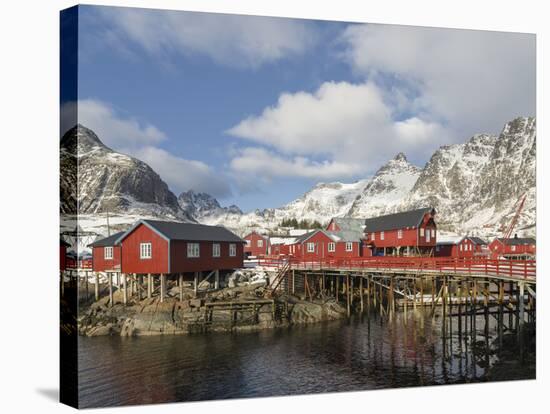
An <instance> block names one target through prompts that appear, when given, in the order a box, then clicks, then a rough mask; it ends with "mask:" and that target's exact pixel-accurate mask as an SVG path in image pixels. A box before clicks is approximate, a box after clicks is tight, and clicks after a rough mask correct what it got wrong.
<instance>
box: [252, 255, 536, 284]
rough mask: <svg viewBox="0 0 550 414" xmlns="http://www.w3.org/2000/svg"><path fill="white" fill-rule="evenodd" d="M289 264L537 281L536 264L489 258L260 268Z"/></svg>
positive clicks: (266, 260)
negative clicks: (436, 272)
mask: <svg viewBox="0 0 550 414" xmlns="http://www.w3.org/2000/svg"><path fill="white" fill-rule="evenodd" d="M285 263H289V265H290V268H292V269H310V270H330V269H335V270H344V269H350V270H386V271H388V270H389V271H391V270H395V271H399V270H401V271H407V272H411V271H417V272H422V271H428V272H435V271H438V272H445V273H454V274H460V275H486V276H499V277H508V278H514V279H535V278H536V260H506V259H489V258H486V257H464V258H453V257H393V256H376V257H362V258H353V259H345V258H342V259H318V260H306V259H300V258H296V257H291V258H281V259H277V258H275V257H262V258H259V260H258V264H259V265H262V266H270V267H277V268H278V267H280V266H283V265H284V264H285Z"/></svg>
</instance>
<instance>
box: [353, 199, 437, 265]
mask: <svg viewBox="0 0 550 414" xmlns="http://www.w3.org/2000/svg"><path fill="white" fill-rule="evenodd" d="M435 214H436V212H435V209H433V208H420V209H417V210H411V211H405V212H403V213H396V214H389V215H385V216H380V217H374V218H370V219H366V220H365V222H364V225H365V229H364V240H365V242H366V244H367V245H368V247H369V248H370V249H371V250H372V255H395V256H402V255H406V256H411V255H432V254H433V253H434V250H435V249H434V248H435V246H436V240H437V226H436V224H435V220H434V217H435Z"/></svg>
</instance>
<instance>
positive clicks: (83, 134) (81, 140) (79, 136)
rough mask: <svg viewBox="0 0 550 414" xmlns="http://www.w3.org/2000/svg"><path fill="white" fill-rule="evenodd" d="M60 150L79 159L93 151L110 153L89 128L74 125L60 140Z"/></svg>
mask: <svg viewBox="0 0 550 414" xmlns="http://www.w3.org/2000/svg"><path fill="white" fill-rule="evenodd" d="M61 149H62V150H64V151H67V152H69V153H71V154H73V155H78V156H79V157H80V156H82V155H85V154H86V153H88V152H90V151H94V150H106V151H112V150H111V149H110V148H109V147H107V146H106V145H105V144H104V143H103V142H101V140H100V139H99V137H98V136H97V135H96V134H95V132H94V131H92V130H91V129H89V128H86V127H85V126H84V125H82V124H76V125H75V126H74V127H72V128H71V129H69V130H68V131H67V132H66V133H65V134H64V135H63V138H61Z"/></svg>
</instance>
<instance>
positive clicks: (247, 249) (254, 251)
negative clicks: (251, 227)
mask: <svg viewBox="0 0 550 414" xmlns="http://www.w3.org/2000/svg"><path fill="white" fill-rule="evenodd" d="M244 239H245V240H246V241H247V242H249V245H245V246H244V253H245V254H246V255H247V256H256V257H257V256H261V255H266V254H267V252H268V249H269V238H267V237H263V236H262V235H260V234H258V233H256V232H253V233H250V234H248V235H247V236H245V238H244ZM258 241H261V242H262V243H263V245H262V246H261V247H259V246H258Z"/></svg>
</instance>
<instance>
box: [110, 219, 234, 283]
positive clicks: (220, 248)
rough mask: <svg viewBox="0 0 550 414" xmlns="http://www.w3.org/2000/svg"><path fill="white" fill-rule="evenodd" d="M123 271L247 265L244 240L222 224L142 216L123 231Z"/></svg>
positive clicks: (120, 240)
mask: <svg viewBox="0 0 550 414" xmlns="http://www.w3.org/2000/svg"><path fill="white" fill-rule="evenodd" d="M115 244H120V246H121V259H122V260H121V271H122V273H139V274H145V273H152V274H172V273H174V274H175V273H186V272H202V271H212V270H229V269H236V268H241V267H243V258H244V254H243V245H244V240H243V239H241V238H240V237H238V236H237V235H235V234H234V233H232V232H231V231H229V230H227V229H226V228H224V227H221V226H207V225H203V224H194V223H177V222H170V221H157V220H140V221H139V222H137V223H136V224H135V225H134V226H133V227H132V228H131V229H129V230H128V231H127V232H125V233H124V234H122V235H121V236H120V237H119V238H118V239H117V240H116V241H115Z"/></svg>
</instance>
